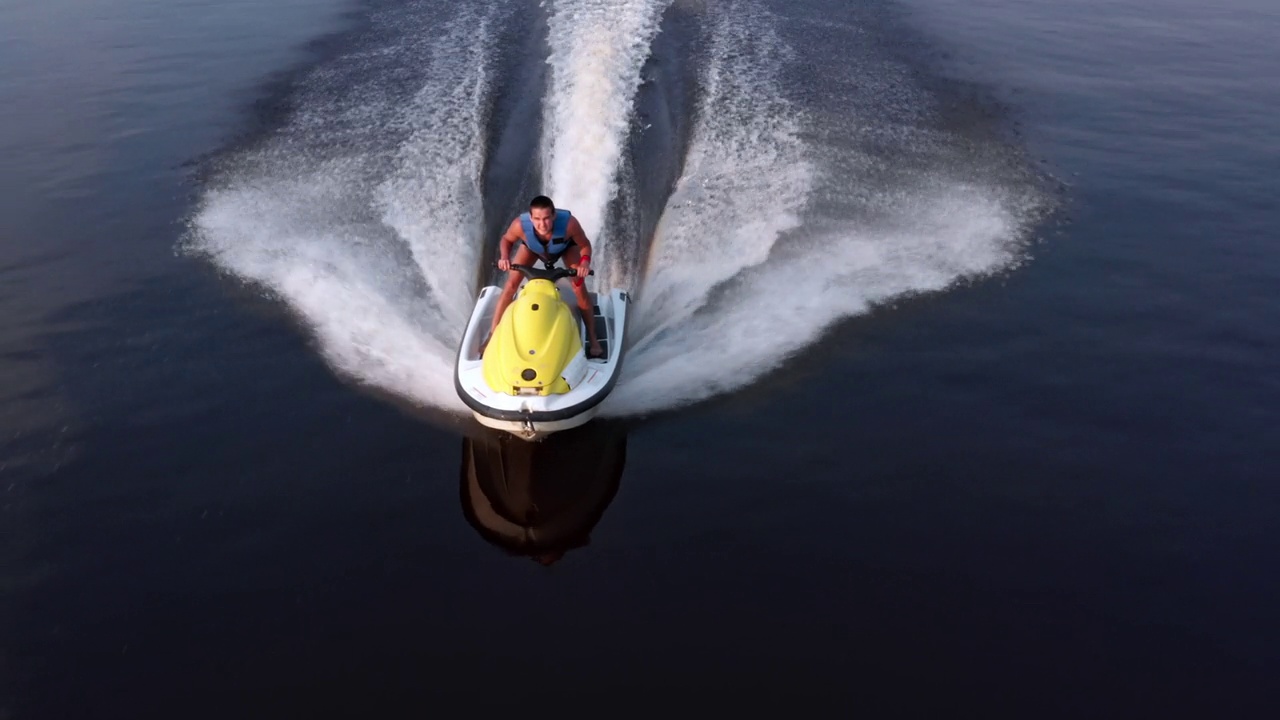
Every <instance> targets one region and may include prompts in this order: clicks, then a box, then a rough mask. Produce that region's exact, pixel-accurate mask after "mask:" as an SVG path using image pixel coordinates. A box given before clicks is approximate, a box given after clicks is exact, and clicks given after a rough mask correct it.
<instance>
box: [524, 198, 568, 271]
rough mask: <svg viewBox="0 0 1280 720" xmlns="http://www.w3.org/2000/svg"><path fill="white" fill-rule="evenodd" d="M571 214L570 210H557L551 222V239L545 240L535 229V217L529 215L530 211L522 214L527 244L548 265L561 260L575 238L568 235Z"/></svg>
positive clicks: (525, 242)
mask: <svg viewBox="0 0 1280 720" xmlns="http://www.w3.org/2000/svg"><path fill="white" fill-rule="evenodd" d="M571 215H572V213H570V212H569V211H568V210H556V219H555V220H554V221H553V222H552V223H551V239H549V240H547V241H546V242H543V240H542V238H539V237H538V234H537V233H535V232H534V231H533V218H531V217H529V213H524V214H522V215H521V216H520V227H521V228H522V229H523V230H524V244H525V246H526V247H528V248H529V249H530V250H532V251H533V253H534V254H535V255H537V256H538V257H540V258H542V260H543V262H545V263H547V264H548V265H550V264H552V263H554V262H555V261H557V260H559V259H560V256H561V255H563V254H564V251H565V250H568V249H569V246H570V245H572V244H573V240H572V239H571V238H569V237H568V231H569V218H570V216H571Z"/></svg>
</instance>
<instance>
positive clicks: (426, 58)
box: [186, 4, 494, 411]
mask: <svg viewBox="0 0 1280 720" xmlns="http://www.w3.org/2000/svg"><path fill="white" fill-rule="evenodd" d="M402 10H403V12H400V13H397V14H394V15H386V16H382V17H380V18H378V22H375V26H377V25H379V23H381V25H383V26H384V29H386V32H387V34H388V36H391V37H394V38H396V39H397V41H396V42H394V43H392V44H390V45H389V46H385V47H378V48H375V49H373V50H371V51H365V52H360V53H356V54H353V55H351V56H348V57H344V58H340V59H339V60H338V61H335V62H334V63H333V64H332V65H329V66H325V67H322V68H320V69H318V70H317V71H316V72H315V73H314V74H313V75H312V76H311V77H310V78H309V79H308V80H307V81H306V82H305V83H304V85H303V87H302V89H301V90H300V96H299V98H298V103H297V105H298V107H299V108H301V110H300V111H299V112H298V113H297V115H296V116H295V117H293V118H292V119H291V120H290V121H289V122H288V123H287V124H286V125H285V126H284V127H283V128H281V129H280V131H279V132H278V133H277V134H276V135H275V136H273V137H270V138H268V139H266V140H265V141H264V142H263V143H262V144H260V145H259V146H257V147H253V148H250V149H248V150H246V151H243V152H241V153H239V154H238V155H236V156H234V157H232V158H230V159H229V160H228V161H227V162H226V163H225V165H226V167H225V168H224V169H223V170H222V172H221V173H220V177H219V178H217V180H216V181H215V183H214V184H213V186H212V187H211V188H210V189H209V190H208V191H207V192H206V194H205V196H204V198H203V199H202V202H201V204H200V208H199V210H198V212H197V213H196V215H195V217H194V218H193V220H192V223H191V233H190V239H189V240H188V242H187V247H186V249H187V250H189V251H190V252H192V253H195V254H198V255H200V256H203V257H205V258H207V259H209V260H211V261H212V262H214V263H215V264H216V265H218V266H219V267H221V268H223V269H225V270H227V271H229V272H231V273H233V274H234V275H236V276H238V277H240V278H242V279H245V280H248V281H251V282H253V283H256V284H258V285H260V286H262V287H263V288H265V289H266V290H267V291H268V292H269V293H271V294H272V295H273V296H275V297H277V298H279V299H280V300H282V301H283V302H285V303H286V304H287V305H288V306H289V307H290V308H291V309H292V310H293V311H294V312H295V313H296V314H297V315H298V316H299V317H300V319H301V321H302V322H303V323H305V324H306V325H307V327H308V328H309V329H310V330H311V331H312V332H313V333H314V335H315V337H316V339H317V340H318V343H319V347H320V350H321V352H322V353H323V355H324V357H325V359H326V360H327V361H328V362H329V363H330V364H331V365H332V366H333V367H334V368H335V369H336V370H338V371H339V372H340V373H342V374H344V375H347V376H349V377H351V378H353V379H355V380H356V381H358V382H361V383H365V384H368V385H371V386H374V387H378V388H381V389H383V390H386V391H388V392H391V393H393V394H396V395H400V396H404V397H407V398H410V399H412V400H414V401H416V402H418V403H422V404H425V405H432V406H437V407H441V408H446V409H450V410H455V411H461V410H462V409H463V405H462V403H461V401H460V400H459V399H458V397H457V395H456V394H455V393H454V391H453V386H452V383H451V382H450V378H451V377H452V372H453V358H454V354H455V348H456V343H457V339H458V338H459V337H460V336H461V332H462V328H463V327H464V325H465V323H466V319H467V317H468V316H469V314H470V298H471V294H472V293H471V287H470V284H471V282H472V278H473V277H474V272H475V266H476V264H477V262H478V259H479V256H480V250H481V245H482V237H481V236H482V232H483V228H482V206H481V194H480V185H481V172H482V168H483V165H484V159H485V155H484V146H483V141H482V139H483V137H484V128H485V125H486V122H487V117H486V113H487V110H488V106H487V100H486V98H487V83H488V67H489V62H488V57H487V55H486V52H485V49H486V48H488V47H490V45H491V37H490V34H491V26H490V22H491V19H492V17H493V15H494V11H493V9H492V8H489V9H485V10H481V9H476V10H466V11H461V12H459V13H457V14H456V15H454V16H453V17H452V18H449V19H448V20H447V21H446V22H438V20H439V13H438V12H435V8H432V7H427V6H425V4H424V6H423V7H421V8H418V7H413V6H411V7H409V8H407V9H402ZM413 10H419V12H413ZM406 24H407V25H408V26H407V27H406ZM415 24H416V26H415ZM391 27H394V28H395V29H396V32H392V31H391V30H390V29H389V28H391ZM423 38H426V39H427V40H425V41H424V40H423ZM460 48H461V49H463V50H461V51H460V50H459V49H460ZM405 67H413V68H422V75H421V80H420V82H421V84H420V85H419V86H418V89H417V91H416V92H415V93H412V94H410V95H408V96H407V97H406V96H405V95H404V94H403V93H401V92H396V91H391V90H389V89H386V88H384V87H383V86H382V85H381V84H380V83H376V82H374V83H370V82H369V81H368V80H367V78H368V77H369V76H374V77H379V76H381V75H385V74H387V73H389V72H392V71H393V69H399V68H405Z"/></svg>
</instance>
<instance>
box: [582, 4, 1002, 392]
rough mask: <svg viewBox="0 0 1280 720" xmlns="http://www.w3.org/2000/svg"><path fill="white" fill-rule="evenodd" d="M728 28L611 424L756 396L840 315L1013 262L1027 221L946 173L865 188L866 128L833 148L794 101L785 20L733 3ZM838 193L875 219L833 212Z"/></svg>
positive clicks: (649, 278) (714, 57) (657, 252)
mask: <svg viewBox="0 0 1280 720" xmlns="http://www.w3.org/2000/svg"><path fill="white" fill-rule="evenodd" d="M717 22H718V25H717V29H716V31H715V33H714V41H713V43H712V47H711V61H710V65H709V66H708V68H707V71H706V79H705V92H704V95H703V98H702V103H701V106H700V108H699V116H698V120H697V124H696V126H695V133H694V136H693V138H692V143H691V147H690V151H689V158H688V162H687V164H686V167H685V171H684V174H683V176H682V177H681V178H680V180H679V182H678V185H677V187H676V190H675V192H674V193H673V194H672V196H671V198H670V200H669V202H668V203H667V206H666V209H665V211H664V215H663V217H662V219H661V222H660V224H659V226H658V230H657V234H656V237H655V239H654V245H653V247H652V250H651V252H650V262H649V267H648V269H647V273H646V276H645V282H644V285H643V287H642V288H641V289H640V291H639V292H638V293H637V301H636V310H635V312H636V315H635V323H634V325H633V330H632V332H633V335H632V337H633V338H635V344H634V345H633V347H632V349H631V351H630V352H629V354H628V356H627V360H626V363H627V365H626V372H625V375H624V376H623V378H622V379H621V380H620V382H619V384H618V386H617V387H616V388H615V390H614V392H613V394H612V395H611V396H610V397H609V399H608V400H607V401H606V404H605V405H604V406H603V407H602V413H603V414H606V415H614V416H626V415H637V414H645V413H649V412H653V411H658V410H663V409H668V408H671V407H675V406H679V405H682V404H687V403H692V402H696V401H699V400H703V399H706V398H709V397H712V396H714V395H717V394H721V393H725V392H729V391H733V390H736V389H739V388H742V387H745V386H747V385H749V384H751V383H753V382H756V381H757V380H759V379H760V377H761V376H762V375H764V374H766V373H768V372H769V371H771V370H773V369H775V368H777V367H778V366H779V365H781V364H782V363H783V362H785V361H786V360H787V359H788V358H789V357H791V356H792V355H793V354H794V353H796V352H798V351H800V350H801V349H803V348H804V347H806V346H807V345H809V344H811V343H812V342H814V341H815V340H816V339H817V338H818V337H819V336H820V335H821V334H822V333H823V332H824V331H825V330H826V329H827V328H828V327H830V326H831V324H832V323H834V322H836V321H838V320H839V319H841V318H844V317H848V316H850V315H855V314H858V313H863V312H866V311H867V310H868V308H869V307H870V306H871V305H872V304H874V303H877V302H880V301H884V300H887V299H890V298H893V297H895V296H899V295H903V294H907V293H914V292H922V291H931V290H938V289H942V288H944V287H946V286H948V285H949V284H951V283H954V282H955V281H956V280H957V279H959V278H962V277H966V276H971V275H975V274H981V273H985V272H990V271H992V270H995V269H998V268H1000V267H1003V266H1006V265H1008V264H1009V263H1011V262H1012V261H1014V259H1015V258H1016V253H1017V243H1016V242H1014V241H1015V240H1016V239H1017V238H1018V236H1019V231H1020V220H1019V218H1020V217H1021V216H1022V215H1023V214H1024V213H1022V212H1021V211H1022V210H1023V208H1021V207H1020V206H1019V205H1018V204H1017V203H1016V202H1014V201H1013V200H1011V199H1010V198H1009V197H1007V196H1006V195H1005V193H1004V192H1003V191H1001V190H999V189H997V188H996V187H994V185H992V186H987V185H983V184H980V183H974V182H972V181H971V180H967V179H966V180H958V179H957V180H953V179H949V178H948V177H947V175H946V174H945V173H943V172H942V171H941V170H938V171H927V172H924V173H919V174H917V175H914V176H911V177H910V179H909V182H907V184H906V185H904V186H899V187H873V188H868V187H866V184H865V183H864V182H861V178H860V177H859V175H860V173H865V171H866V170H867V169H868V168H869V167H871V166H872V165H873V164H874V163H872V162H871V161H870V160H869V158H868V157H866V156H864V155H862V154H860V153H859V152H858V151H857V149H856V148H857V145H858V140H859V138H858V137H857V136H856V135H855V134H854V133H852V132H850V131H849V129H848V128H849V127H856V126H857V122H856V120H857V119H856V118H854V119H853V120H854V121H855V122H849V123H848V125H847V126H846V127H844V128H842V129H841V131H840V132H837V133H835V134H834V135H833V134H831V133H827V134H826V136H825V137H824V135H823V134H822V133H818V132H813V125H814V124H816V123H818V122H819V120H817V119H815V118H812V117H809V116H806V114H805V112H804V110H803V109H802V108H799V107H796V106H795V105H793V104H792V103H791V102H789V101H788V100H786V99H785V97H784V94H783V93H782V87H781V81H780V73H781V72H782V70H783V67H784V62H785V61H786V60H787V56H788V52H787V48H786V47H784V46H783V44H782V43H781V42H780V41H779V39H778V38H777V36H776V35H775V33H774V28H776V22H775V20H774V19H773V18H772V17H771V16H769V15H768V14H766V13H764V12H762V11H760V10H758V9H755V8H754V6H752V5H750V4H748V3H734V4H732V5H728V6H721V12H719V13H718V20H717ZM876 111H877V108H871V112H873V113H874V112H876ZM876 121H877V118H875V117H870V118H867V119H865V122H866V123H867V125H875V124H876ZM841 122H845V119H844V118H842V119H841ZM806 123H808V124H809V125H810V127H808V128H806V127H805V124H806ZM881 124H883V121H881ZM805 130H808V132H804V131H805ZM802 132H804V134H803V135H802ZM898 134H900V135H901V136H903V137H909V134H907V133H898ZM911 142H915V141H914V140H912V141H911ZM827 143H830V144H827ZM843 188H847V197H850V198H858V199H860V200H863V201H865V202H866V203H869V204H870V205H873V206H874V208H868V207H862V208H853V207H852V205H851V203H849V202H841V201H836V202H832V201H830V200H829V198H830V196H833V195H834V196H839V195H840V193H841V190H842V189H843ZM819 189H821V192H819ZM855 209H856V210H861V211H866V210H868V209H872V210H873V212H854V211H853V210H855Z"/></svg>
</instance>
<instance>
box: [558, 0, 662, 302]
mask: <svg viewBox="0 0 1280 720" xmlns="http://www.w3.org/2000/svg"><path fill="white" fill-rule="evenodd" d="M670 4H671V0H628V1H627V2H621V3H620V2H609V1H607V0H557V1H556V2H555V3H554V5H553V6H552V12H551V16H550V19H549V22H550V30H551V56H550V58H549V59H548V62H549V63H550V64H551V68H552V74H551V92H550V94H549V95H548V96H547V98H546V104H545V113H546V120H545V128H546V132H545V143H544V147H545V148H546V151H545V157H544V158H543V167H544V168H546V171H545V175H546V177H545V181H546V184H547V187H548V188H549V190H550V192H549V194H550V195H551V197H552V199H554V200H555V202H556V204H558V205H561V206H564V207H569V208H572V209H573V211H574V213H575V214H576V215H578V216H579V219H580V221H581V222H582V224H583V227H584V228H588V229H589V230H588V232H589V233H590V232H594V235H589V237H591V238H592V244H593V246H595V247H596V252H597V253H598V254H600V253H602V252H603V251H604V249H605V248H606V247H607V246H608V244H609V237H608V232H607V225H606V222H605V221H606V219H607V212H608V207H609V203H610V201H611V200H612V199H613V197H614V195H615V194H616V193H617V191H618V180H617V175H618V164H619V159H620V158H621V156H622V151H623V146H624V145H625V143H626V139H627V133H628V131H629V129H630V122H631V114H632V107H633V104H634V100H635V93H636V88H637V87H639V84H640V71H641V69H642V67H643V65H644V62H645V59H646V58H648V56H649V48H650V45H651V44H652V42H653V38H654V36H655V35H656V34H657V32H658V25H659V21H660V20H661V18H662V13H663V12H664V11H665V10H666V8H667V6H669V5H670ZM607 267H608V266H607V265H601V266H600V267H598V268H597V273H596V274H597V277H596V281H597V283H598V287H600V288H602V289H603V288H607V287H609V286H610V282H611V279H612V278H610V277H609V275H608V272H607Z"/></svg>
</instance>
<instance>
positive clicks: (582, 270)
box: [578, 256, 591, 278]
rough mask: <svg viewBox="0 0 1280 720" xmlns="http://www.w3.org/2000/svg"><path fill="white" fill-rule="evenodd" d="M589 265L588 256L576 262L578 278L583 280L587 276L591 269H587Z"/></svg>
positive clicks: (589, 259)
mask: <svg viewBox="0 0 1280 720" xmlns="http://www.w3.org/2000/svg"><path fill="white" fill-rule="evenodd" d="M589 265H591V257H590V256H587V257H584V258H582V259H581V260H579V261H578V277H580V278H584V277H586V276H587V273H588V272H590V271H591V268H590V267H588V266H589Z"/></svg>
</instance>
